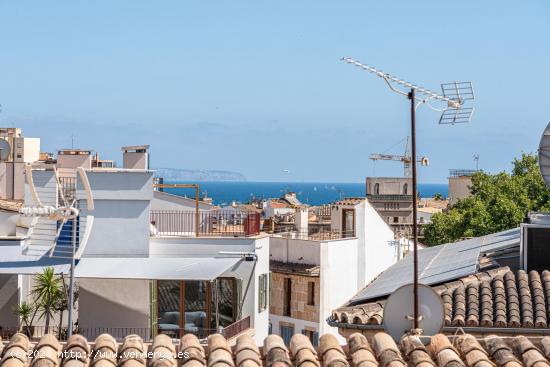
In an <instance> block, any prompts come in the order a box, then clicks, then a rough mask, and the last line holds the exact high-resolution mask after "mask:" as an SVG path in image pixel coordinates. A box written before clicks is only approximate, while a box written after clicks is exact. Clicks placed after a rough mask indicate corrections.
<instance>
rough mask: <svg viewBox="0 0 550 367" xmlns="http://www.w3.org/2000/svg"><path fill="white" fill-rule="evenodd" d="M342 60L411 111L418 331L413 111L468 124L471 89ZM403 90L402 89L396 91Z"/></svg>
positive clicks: (443, 121) (417, 317)
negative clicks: (436, 86)
mask: <svg viewBox="0 0 550 367" xmlns="http://www.w3.org/2000/svg"><path fill="white" fill-rule="evenodd" d="M342 61H345V62H347V63H348V64H351V65H354V66H357V67H358V68H360V69H363V70H366V71H368V72H370V73H373V74H375V75H376V76H378V77H380V78H382V79H383V80H384V81H385V82H386V84H387V86H388V87H389V88H390V89H391V90H392V91H393V92H395V93H398V94H400V95H402V96H405V97H407V98H408V99H409V101H410V111H411V145H412V154H411V164H412V204H413V244H414V247H413V248H414V250H413V252H414V254H413V256H414V260H413V262H414V279H413V301H414V302H413V307H414V316H413V318H412V328H413V329H414V330H415V331H416V332H420V331H421V330H420V328H419V321H420V319H421V315H420V313H419V308H418V222H417V217H418V213H417V210H418V208H417V200H418V198H417V185H416V182H417V175H416V110H417V108H418V107H420V106H421V105H423V104H425V105H427V106H428V107H430V108H431V109H432V110H435V111H438V112H441V115H440V117H439V124H451V125H454V124H457V123H466V122H470V120H471V119H472V114H473V113H474V108H473V107H467V106H465V104H466V103H467V102H468V101H472V100H473V99H474V89H473V87H472V83H471V82H453V83H445V84H441V94H439V93H436V92H434V91H432V90H430V89H427V88H424V87H421V86H419V85H417V84H414V83H411V82H408V81H405V80H403V79H400V78H398V77H396V76H394V75H391V74H389V73H386V72H383V71H381V70H378V69H376V68H373V67H372V66H369V65H366V64H363V63H361V62H359V61H357V60H354V59H352V58H350V57H344V58H342ZM403 87H404V88H406V90H402V89H400V88H403ZM434 102H437V103H443V106H441V107H436V106H434V105H433V104H432V103H434Z"/></svg>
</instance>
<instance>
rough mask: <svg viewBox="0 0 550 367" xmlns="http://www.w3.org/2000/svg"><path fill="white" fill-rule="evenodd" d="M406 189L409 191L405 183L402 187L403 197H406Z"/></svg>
mask: <svg viewBox="0 0 550 367" xmlns="http://www.w3.org/2000/svg"><path fill="white" fill-rule="evenodd" d="M408 189H409V185H408V184H406V183H405V184H404V185H403V195H407V191H408Z"/></svg>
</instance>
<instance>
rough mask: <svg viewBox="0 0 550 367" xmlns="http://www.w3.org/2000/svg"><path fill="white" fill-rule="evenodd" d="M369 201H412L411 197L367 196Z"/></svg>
mask: <svg viewBox="0 0 550 367" xmlns="http://www.w3.org/2000/svg"><path fill="white" fill-rule="evenodd" d="M367 198H368V199H369V200H370V201H412V195H367Z"/></svg>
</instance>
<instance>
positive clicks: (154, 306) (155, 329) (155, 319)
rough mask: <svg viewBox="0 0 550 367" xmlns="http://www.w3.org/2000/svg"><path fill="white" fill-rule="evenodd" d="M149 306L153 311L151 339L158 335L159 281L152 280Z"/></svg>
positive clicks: (150, 313) (151, 312)
mask: <svg viewBox="0 0 550 367" xmlns="http://www.w3.org/2000/svg"><path fill="white" fill-rule="evenodd" d="M149 288H150V290H149V297H150V300H149V304H150V305H151V310H150V312H149V319H150V322H149V325H150V327H151V337H153V338H154V337H155V336H156V335H157V333H158V321H159V320H158V301H157V298H158V297H157V294H158V293H157V281H156V280H151V281H150V282H149Z"/></svg>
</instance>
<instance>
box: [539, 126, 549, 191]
mask: <svg viewBox="0 0 550 367" xmlns="http://www.w3.org/2000/svg"><path fill="white" fill-rule="evenodd" d="M539 168H540V173H541V175H542V178H543V180H544V183H545V184H546V187H548V188H550V123H548V125H546V129H544V133H542V137H541V138H540V144H539Z"/></svg>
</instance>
